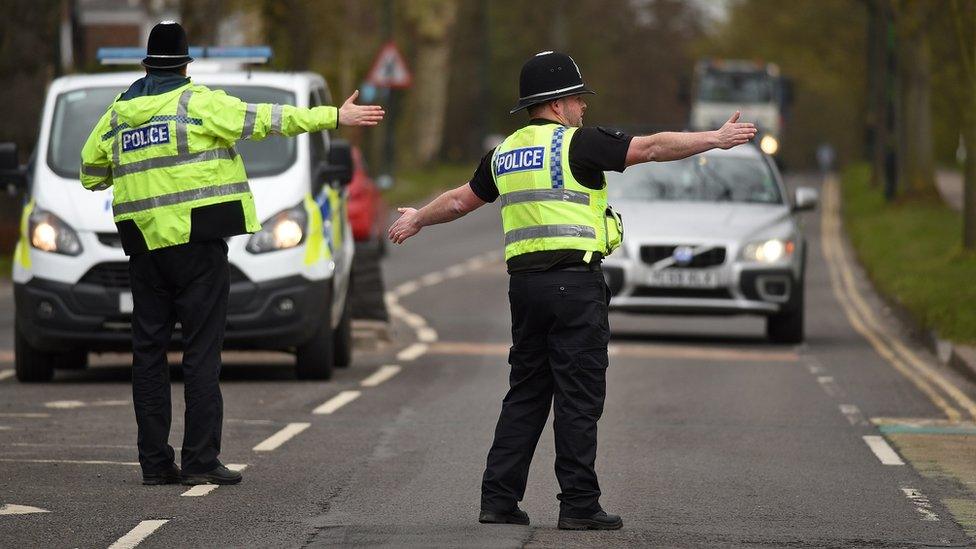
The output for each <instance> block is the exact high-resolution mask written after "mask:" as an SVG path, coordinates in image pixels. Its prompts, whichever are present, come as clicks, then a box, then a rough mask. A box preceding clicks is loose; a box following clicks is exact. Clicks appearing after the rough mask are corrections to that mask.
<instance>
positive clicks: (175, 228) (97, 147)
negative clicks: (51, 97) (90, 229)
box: [81, 83, 338, 254]
mask: <svg viewBox="0 0 976 549" xmlns="http://www.w3.org/2000/svg"><path fill="white" fill-rule="evenodd" d="M337 122H338V110H337V109H336V108H335V107H315V108H312V109H304V108H297V107H293V106H291V105H271V104H248V103H244V102H243V101H241V100H240V99H237V98H235V97H231V96H229V95H227V94H225V93H224V92H222V91H219V90H218V91H213V90H210V89H208V88H206V87H204V86H198V85H194V84H191V83H188V84H186V85H184V86H181V87H179V88H176V89H175V90H172V91H169V92H166V93H162V94H159V95H150V96H143V97H136V98H133V99H129V100H125V101H120V100H119V99H118V98H116V100H115V102H113V104H112V105H111V106H110V107H109V109H108V111H107V112H106V113H105V114H104V115H103V116H102V118H101V119H100V120H99V122H98V124H97V125H96V126H95V129H94V130H92V133H91V135H90V136H89V137H88V141H87V142H86V143H85V146H84V148H83V149H82V151H81V182H82V184H83V185H84V186H85V188H87V189H89V190H93V191H97V190H102V189H107V188H109V187H113V188H114V197H113V200H112V211H113V215H114V219H115V223H116V225H117V226H118V227H119V233H120V235H121V237H122V245H123V248H125V252H126V253H127V254H131V253H136V252H139V251H145V250H155V249H159V248H164V247H167V246H175V245H178V244H185V243H187V242H190V241H191V240H206V239H212V238H221V237H226V236H233V235H235V234H242V233H253V232H257V231H258V230H260V229H261V224H260V222H259V221H258V219H257V215H256V213H255V209H254V197H253V195H252V194H251V189H250V187H249V186H248V182H247V174H246V173H245V171H244V162H243V161H242V159H241V156H240V155H239V154H238V153H237V151H236V150H235V148H234V144H235V142H236V141H237V140H239V139H264V138H265V137H267V136H269V135H276V134H277V135H286V136H293V135H298V134H300V133H303V132H308V131H320V130H324V129H332V128H335V127H336V124H337ZM228 219H229V220H231V222H228V221H227V220H228Z"/></svg>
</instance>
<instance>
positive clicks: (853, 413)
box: [839, 404, 870, 427]
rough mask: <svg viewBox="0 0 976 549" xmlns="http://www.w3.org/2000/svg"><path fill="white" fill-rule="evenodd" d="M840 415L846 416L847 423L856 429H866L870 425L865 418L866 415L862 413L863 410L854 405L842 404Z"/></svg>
mask: <svg viewBox="0 0 976 549" xmlns="http://www.w3.org/2000/svg"><path fill="white" fill-rule="evenodd" d="M839 408H840V413H842V414H844V417H846V418H847V421H848V422H850V424H851V425H854V426H855V427H866V426H868V425H870V423H869V422H868V420H867V419H865V418H864V414H862V413H861V409H860V408H858V407H857V406H855V405H854V404H841V405H839Z"/></svg>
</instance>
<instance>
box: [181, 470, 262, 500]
mask: <svg viewBox="0 0 976 549" xmlns="http://www.w3.org/2000/svg"><path fill="white" fill-rule="evenodd" d="M227 468H228V469H230V470H231V471H243V470H244V469H247V464H246V463H229V464H227ZM219 486H220V485H219V484H198V485H197V486H194V487H193V488H190V489H189V490H187V491H186V492H183V493H182V494H180V496H181V497H188V498H195V497H202V496H205V495H207V494H209V493H210V492H213V491H214V490H216V489H217V487H219Z"/></svg>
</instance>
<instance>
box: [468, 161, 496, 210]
mask: <svg viewBox="0 0 976 549" xmlns="http://www.w3.org/2000/svg"><path fill="white" fill-rule="evenodd" d="M494 154H495V149H492V150H490V151H488V154H486V155H485V156H484V157H482V159H481V162H480V163H479V164H478V169H476V170H475V171H474V175H472V176H471V181H470V182H469V183H468V185H470V186H471V190H472V191H473V192H474V194H475V195H476V196H477V197H478V198H480V199H482V200H484V201H485V202H494V201H495V199H496V198H498V187H496V186H495V179H494V178H493V177H492V176H491V157H492V156H493V155H494Z"/></svg>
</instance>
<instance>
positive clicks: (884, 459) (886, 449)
mask: <svg viewBox="0 0 976 549" xmlns="http://www.w3.org/2000/svg"><path fill="white" fill-rule="evenodd" d="M862 438H864V442H866V443H867V444H868V447H869V448H871V451H872V452H874V455H875V456H877V457H878V459H879V460H881V463H882V464H883V465H904V464H905V462H904V461H902V460H901V457H900V456H899V455H898V454H897V453H896V452H895V451H894V450H893V449H892V448H891V446H889V445H888V441H886V440H885V439H884V437H882V436H878V435H865V436H864V437H862Z"/></svg>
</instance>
